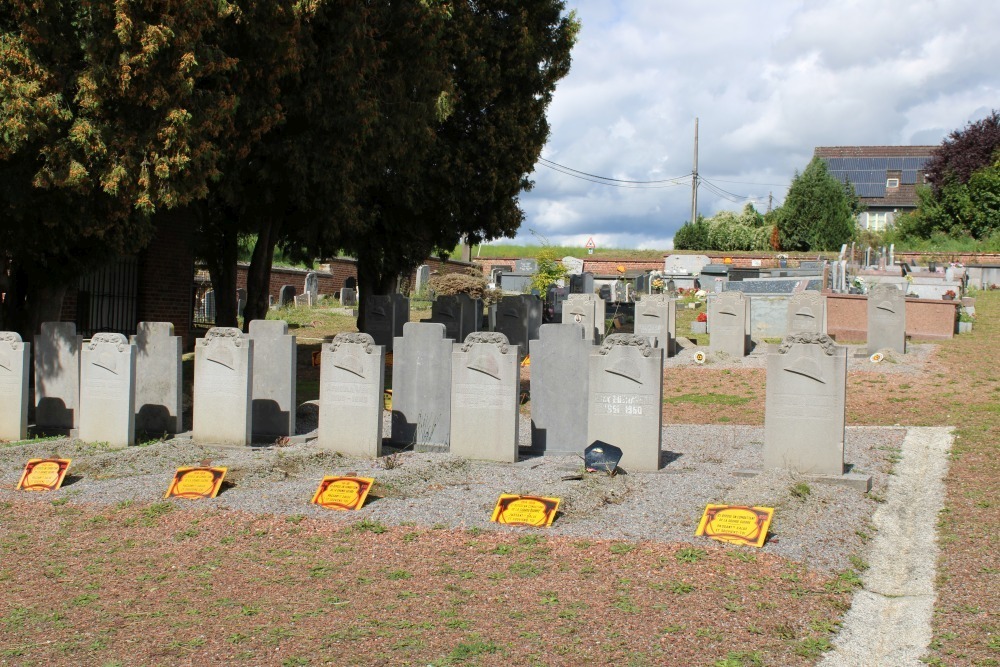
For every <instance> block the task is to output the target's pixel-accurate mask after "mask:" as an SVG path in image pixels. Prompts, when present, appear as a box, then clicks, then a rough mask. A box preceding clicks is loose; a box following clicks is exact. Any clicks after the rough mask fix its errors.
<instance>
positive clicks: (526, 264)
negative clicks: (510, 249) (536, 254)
mask: <svg viewBox="0 0 1000 667" xmlns="http://www.w3.org/2000/svg"><path fill="white" fill-rule="evenodd" d="M537 272H538V260H537V259H530V258H529V259H519V260H517V261H516V262H514V273H525V274H528V273H537Z"/></svg>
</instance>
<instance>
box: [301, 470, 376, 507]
mask: <svg viewBox="0 0 1000 667" xmlns="http://www.w3.org/2000/svg"><path fill="white" fill-rule="evenodd" d="M374 483H375V480H374V479H373V478H371V477H324V478H323V481H322V482H320V483H319V488H318V489H316V493H315V495H313V499H312V502H313V504H314V505H319V506H321V507H326V508H327V509H332V510H359V509H361V508H362V507H363V506H364V504H365V499H366V498H368V492H369V491H371V489H372V485H373V484H374Z"/></svg>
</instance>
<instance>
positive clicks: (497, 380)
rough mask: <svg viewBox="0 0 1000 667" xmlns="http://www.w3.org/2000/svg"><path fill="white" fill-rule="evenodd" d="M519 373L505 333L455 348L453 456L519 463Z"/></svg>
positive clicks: (475, 337)
mask: <svg viewBox="0 0 1000 667" xmlns="http://www.w3.org/2000/svg"><path fill="white" fill-rule="evenodd" d="M536 300H537V299H536ZM519 370H520V366H519V364H518V351H517V348H516V347H513V346H512V345H510V344H509V342H508V341H507V337H506V336H504V335H503V334H502V333H490V332H477V333H474V334H470V335H469V337H468V338H466V339H465V342H464V343H461V344H456V345H455V346H454V351H453V352H452V360H451V452H452V453H453V454H455V455H457V456H461V457H464V458H467V459H480V460H486V461H501V462H505V463H514V462H515V461H517V452H518V441H517V439H518V432H517V424H518V416H519V415H518V409H517V399H518V387H519V383H520V373H519Z"/></svg>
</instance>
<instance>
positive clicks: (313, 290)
mask: <svg viewBox="0 0 1000 667" xmlns="http://www.w3.org/2000/svg"><path fill="white" fill-rule="evenodd" d="M304 283H305V284H304V285H303V289H302V291H303V292H305V293H306V294H309V295H311V296H312V298H313V300H315V299H316V297H317V296H319V274H318V273H316V272H315V271H310V272H309V273H307V274H306V279H305V281H304Z"/></svg>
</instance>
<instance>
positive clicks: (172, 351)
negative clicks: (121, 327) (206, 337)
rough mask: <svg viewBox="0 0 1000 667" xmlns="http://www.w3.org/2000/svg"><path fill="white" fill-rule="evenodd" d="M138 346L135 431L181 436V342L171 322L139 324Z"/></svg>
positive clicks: (134, 340) (135, 338)
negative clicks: (178, 434) (179, 434)
mask: <svg viewBox="0 0 1000 667" xmlns="http://www.w3.org/2000/svg"><path fill="white" fill-rule="evenodd" d="M132 344H133V345H135V430H136V431H138V432H141V433H150V434H156V435H162V434H164V433H168V434H171V435H174V434H177V433H180V432H181V431H183V430H184V429H183V428H182V423H181V420H182V419H183V417H182V411H183V403H182V398H181V396H182V387H183V384H182V373H183V370H182V365H181V354H182V341H181V338H180V336H175V335H174V325H173V324H171V323H170V322H139V326H138V327H137V329H136V334H135V335H134V336H132Z"/></svg>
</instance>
